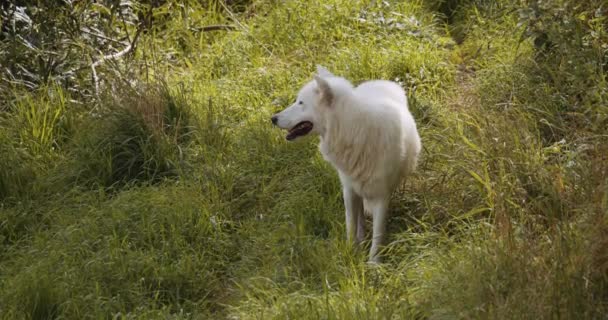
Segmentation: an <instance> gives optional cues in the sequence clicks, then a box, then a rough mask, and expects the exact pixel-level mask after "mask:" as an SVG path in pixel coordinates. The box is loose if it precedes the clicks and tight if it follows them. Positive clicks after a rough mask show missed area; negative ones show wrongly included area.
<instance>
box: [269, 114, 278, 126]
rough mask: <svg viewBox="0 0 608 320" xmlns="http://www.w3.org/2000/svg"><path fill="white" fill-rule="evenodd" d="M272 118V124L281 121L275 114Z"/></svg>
mask: <svg viewBox="0 0 608 320" xmlns="http://www.w3.org/2000/svg"><path fill="white" fill-rule="evenodd" d="M270 120H272V124H274V125H276V124H277V121H279V118H278V117H277V116H276V115H274V116H272V118H270Z"/></svg>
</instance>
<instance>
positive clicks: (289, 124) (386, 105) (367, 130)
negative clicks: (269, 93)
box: [274, 66, 421, 262]
mask: <svg viewBox="0 0 608 320" xmlns="http://www.w3.org/2000/svg"><path fill="white" fill-rule="evenodd" d="M274 118H275V120H276V124H277V125H278V126H279V127H280V128H282V129H291V128H293V127H294V126H296V125H297V124H298V123H300V122H302V121H310V122H311V123H312V124H313V129H312V131H311V132H313V133H315V134H318V135H319V136H320V144H319V149H320V151H321V154H322V155H323V158H324V159H325V160H327V161H328V162H330V163H331V164H332V165H333V166H334V168H335V169H336V170H337V171H338V174H339V176H340V182H341V183H342V187H343V197H344V206H345V215H346V233H347V240H349V241H353V242H354V243H356V244H358V243H360V242H361V241H362V240H363V238H364V236H365V229H364V216H363V215H364V211H368V212H370V213H371V214H372V217H373V230H372V234H373V237H372V246H371V249H370V261H371V262H378V261H379V255H378V253H379V250H380V247H381V245H382V244H383V241H384V239H385V234H386V222H387V218H388V205H389V199H390V196H391V194H392V192H393V191H394V190H395V189H396V188H397V187H398V185H399V184H400V183H401V181H402V180H403V179H404V178H405V177H407V176H408V175H409V174H411V173H412V172H413V171H414V170H415V168H416V163H417V159H418V155H419V153H420V149H421V141H420V137H419V135H418V131H417V129H416V123H415V121H414V118H413V117H412V115H411V113H410V111H409V110H408V102H407V98H406V95H405V92H404V91H403V89H402V88H401V87H400V86H399V85H397V84H396V83H394V82H391V81H386V80H374V81H367V82H364V83H362V84H360V85H359V86H357V87H354V86H353V85H352V84H351V83H350V82H349V81H347V80H346V79H344V78H342V77H338V76H335V75H333V74H331V72H329V71H327V69H325V68H323V67H321V66H318V67H317V75H315V78H314V80H312V81H310V82H309V83H307V84H306V85H305V86H304V87H303V88H302V89H301V90H300V92H299V93H298V98H297V100H296V102H295V103H294V104H292V105H291V106H289V107H288V108H286V109H285V110H283V111H282V112H280V113H278V114H276V115H275V116H274ZM364 209H365V210H364Z"/></svg>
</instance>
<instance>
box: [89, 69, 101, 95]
mask: <svg viewBox="0 0 608 320" xmlns="http://www.w3.org/2000/svg"><path fill="white" fill-rule="evenodd" d="M91 72H92V73H93V84H94V87H95V96H96V97H97V98H99V77H97V70H95V64H94V63H92V64H91Z"/></svg>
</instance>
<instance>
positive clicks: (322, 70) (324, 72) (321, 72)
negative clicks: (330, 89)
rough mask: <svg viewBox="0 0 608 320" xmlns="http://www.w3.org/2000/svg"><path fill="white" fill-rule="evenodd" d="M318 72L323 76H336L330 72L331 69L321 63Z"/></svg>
mask: <svg viewBox="0 0 608 320" xmlns="http://www.w3.org/2000/svg"><path fill="white" fill-rule="evenodd" d="M317 74H318V75H319V76H321V77H333V76H334V74H333V73H331V72H329V70H327V69H326V68H325V67H323V66H322V65H320V64H318V65H317Z"/></svg>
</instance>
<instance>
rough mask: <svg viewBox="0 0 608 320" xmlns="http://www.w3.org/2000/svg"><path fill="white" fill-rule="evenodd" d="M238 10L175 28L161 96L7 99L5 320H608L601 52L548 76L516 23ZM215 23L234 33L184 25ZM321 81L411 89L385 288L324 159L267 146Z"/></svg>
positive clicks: (343, 11)
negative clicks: (295, 103)
mask: <svg viewBox="0 0 608 320" xmlns="http://www.w3.org/2000/svg"><path fill="white" fill-rule="evenodd" d="M222 3H223V2H219V1H210V2H209V3H206V5H197V4H196V3H194V2H192V3H191V2H188V6H186V7H183V8H185V9H183V10H173V9H172V7H170V5H172V4H174V3H173V2H168V4H166V7H162V8H161V9H158V10H164V11H163V12H164V13H165V14H167V15H168V17H170V19H171V20H170V21H171V23H170V24H169V25H168V26H167V28H166V30H158V31H157V32H156V33H152V34H148V35H146V36H144V37H143V39H142V42H141V47H140V48H139V51H138V52H137V55H136V58H135V59H136V60H135V61H136V62H137V63H133V64H132V66H133V68H136V67H137V66H140V65H143V62H142V61H147V65H149V66H147V67H146V68H149V70H148V69H147V70H146V71H147V74H148V78H147V79H144V80H147V81H148V82H146V84H145V85H141V86H140V87H135V88H133V87H130V86H127V85H124V87H123V86H119V87H118V89H116V88H115V89H114V91H113V92H112V91H110V90H108V92H107V93H106V92H104V93H103V94H102V95H101V96H100V98H99V100H98V104H97V105H96V106H95V107H92V106H86V105H82V104H80V103H78V101H75V100H74V99H72V98H71V97H70V95H69V94H68V93H67V92H66V91H65V90H63V89H61V88H59V87H53V86H50V87H48V88H45V89H41V90H39V91H38V92H23V91H20V90H18V89H12V91H11V97H12V98H11V99H8V100H7V104H6V105H7V106H8V107H6V108H3V109H2V111H0V112H1V113H0V125H1V130H0V148H1V149H2V152H0V200H1V201H2V202H1V204H0V261H1V262H0V311H1V312H0V315H1V317H2V319H21V318H23V319H49V318H57V319H59V318H62V319H64V318H67V319H72V318H77V319H83V318H86V319H89V318H96V319H97V318H116V319H161V318H162V319H166V318H172V319H203V318H226V319H285V318H290V319H293V318H295V319H427V318H429V319H454V318H466V319H470V318H475V319H478V318H483V319H485V318H491V319H504V318H509V319H510V318H517V319H521V318H525V319H527V318H533V319H548V318H551V319H554V318H560V319H561V318H564V319H572V318H577V319H578V318H585V319H600V318H602V317H604V315H605V314H606V312H608V305H607V304H606V301H608V294H607V292H608V278H607V276H606V275H607V274H608V251H606V248H608V246H607V244H608V237H607V236H606V234H608V232H607V230H608V219H607V218H608V215H607V213H608V171H607V166H606V163H607V162H606V156H605V155H606V152H608V148H607V147H606V145H607V144H606V142H607V140H606V139H607V136H606V132H605V128H606V127H605V124H606V119H607V118H606V115H607V114H608V112H607V110H606V104H605V102H606V98H607V95H608V90H607V87H606V78H605V75H603V73H602V72H600V71H601V68H604V67H603V66H602V63H605V61H606V60H602V59H605V55H606V51H603V53H602V54H603V55H602V54H599V55H598V52H601V50H605V47H602V42H601V41H598V42H597V45H598V46H596V44H595V43H594V42H590V43H591V44H590V45H589V47H582V49H580V48H579V50H578V51H577V50H576V46H575V47H569V46H568V45H567V44H564V45H563V46H558V47H555V48H554V50H556V51H555V52H554V53H552V54H551V55H550V56H549V58H547V57H546V56H540V53H539V52H541V51H540V50H541V49H539V48H537V47H536V46H535V44H534V41H533V39H524V40H523V41H522V37H521V35H522V34H523V31H522V30H523V29H522V28H521V27H520V26H521V21H519V20H518V19H519V18H520V17H521V15H519V12H520V11H521V10H524V9H525V8H524V7H518V6H521V5H520V4H515V3H512V2H510V1H500V2H497V3H489V4H488V3H485V2H483V1H447V2H446V1H436V2H433V4H430V5H429V4H428V3H423V2H421V1H409V2H403V3H401V2H396V1H388V2H370V3H368V2H365V1H342V0H332V1H329V2H328V1H324V2H321V1H312V2H311V1H308V2H303V1H288V2H281V3H279V2H246V1H241V2H238V3H237V2H235V3H234V6H233V7H230V6H227V5H223V4H222ZM560 3H561V2H560ZM592 6H593V4H589V7H586V8H582V9H581V8H579V7H577V8H578V9H577V10H591V9H595V8H594V7H592ZM513 8H515V9H516V10H512V9H513ZM549 9H551V8H549ZM549 9H547V10H549ZM518 10H519V11H518ZM560 12H561V11H560ZM585 12H586V11H585ZM589 12H591V11H589ZM448 13H449V15H450V18H449V19H447V18H446V16H445V15H446V14H448ZM381 17H383V19H380V18H381ZM389 19H394V20H392V22H390V23H388V22H387V21H389ZM446 21H447V22H449V25H446V24H445V23H446ZM581 21H582V20H581ZM216 23H232V24H235V25H236V26H237V30H235V31H219V32H218V31H214V32H198V31H196V30H195V28H192V27H191V26H193V25H194V26H196V25H206V24H216ZM581 23H582V22H581ZM596 23H601V21H600V22H593V23H590V24H588V25H589V26H590V27H589V28H591V29H589V30H595V29H593V28H596V29H597V26H596ZM582 25H583V26H587V25H585V24H582ZM550 26H551V28H553V27H554V28H558V27H559V25H557V22H556V25H550ZM551 28H549V27H548V28H547V29H546V30H545V31H546V32H547V34H549V36H550V37H553V38H551V39H553V41H561V40H563V39H560V38H559V37H558V36H559V33H557V32H555V30H557V29H551ZM514 30H515V31H514ZM582 30H587V29H582ZM450 32H451V33H452V34H450ZM456 33H457V34H456ZM590 34H591V33H590ZM452 36H454V37H455V38H456V37H457V38H458V41H454V40H453V39H452ZM594 36H596V35H595V34H594ZM582 37H584V36H582ZM599 37H600V38H599V39H602V38H601V35H600V36H599ZM590 39H592V40H593V39H595V38H590ZM590 41H591V40H590ZM559 43H561V42H559ZM564 43H565V42H564ZM602 48H603V49H602ZM572 52H579V55H578V56H577V57H576V59H574V58H573V61H574V62H573V63H576V64H577V66H579V67H580V68H572V69H568V68H563V67H561V63H562V62H563V61H565V60H563V59H565V58H567V57H568V55H569V54H572ZM144 53H145V54H144ZM169 53H171V56H172V57H174V59H165V58H163V57H168V56H169ZM557 57H559V59H557ZM602 61H603V62H602ZM140 62H141V64H140ZM317 63H319V64H323V65H325V66H326V67H328V68H329V69H330V70H331V71H332V72H334V73H336V74H340V75H344V76H345V77H347V78H349V79H352V81H354V82H355V83H359V82H361V81H363V80H366V79H370V78H385V79H391V80H395V81H397V82H399V83H400V84H401V85H402V86H403V87H404V88H406V89H407V90H408V95H409V97H410V101H411V106H410V109H411V110H412V112H413V113H414V116H415V118H416V120H417V123H418V127H419V130H420V133H421V137H422V141H423V146H424V149H423V154H422V159H421V162H420V166H419V171H418V172H417V173H416V174H415V175H414V176H413V177H412V178H411V179H409V180H408V181H407V182H406V183H404V184H403V186H402V188H401V189H400V190H399V191H398V192H396V193H395V194H394V197H393V199H392V202H391V208H392V209H391V220H390V231H391V234H390V239H389V242H390V244H389V245H388V246H387V248H386V252H387V262H386V263H385V264H384V265H381V266H378V267H370V266H367V265H366V264H365V263H364V262H365V256H366V252H365V250H360V251H356V250H355V251H353V250H352V249H350V248H349V247H348V246H347V245H346V243H345V241H344V239H345V236H344V226H343V215H344V213H343V205H342V198H341V191H340V189H341V187H340V184H339V181H338V179H337V175H336V173H335V172H334V170H333V169H332V168H331V167H330V165H329V164H327V163H326V162H325V161H324V160H323V159H322V157H321V156H320V154H319V152H318V150H317V146H316V144H317V139H316V138H305V139H303V140H302V141H298V142H296V143H288V142H286V141H285V140H284V137H283V132H280V131H278V130H277V129H275V128H273V127H272V126H271V125H270V121H269V118H270V115H272V114H273V113H274V112H275V111H277V110H279V109H281V108H283V107H285V106H286V105H288V104H289V103H290V102H291V99H293V97H294V95H295V93H296V92H297V89H298V88H299V86H300V85H302V84H303V83H305V82H306V81H308V80H309V79H310V77H311V74H312V72H313V70H314V66H315V64H317ZM556 65H557V67H556ZM583 66H584V67H583ZM551 70H553V71H552V72H549V71H551ZM583 77H584V78H585V81H581V82H576V81H575V80H576V79H581V78H583ZM559 79H563V80H564V82H565V83H562V82H560V81H558V80H559ZM156 83H163V84H162V85H158V84H156ZM368 223H369V221H368Z"/></svg>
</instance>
